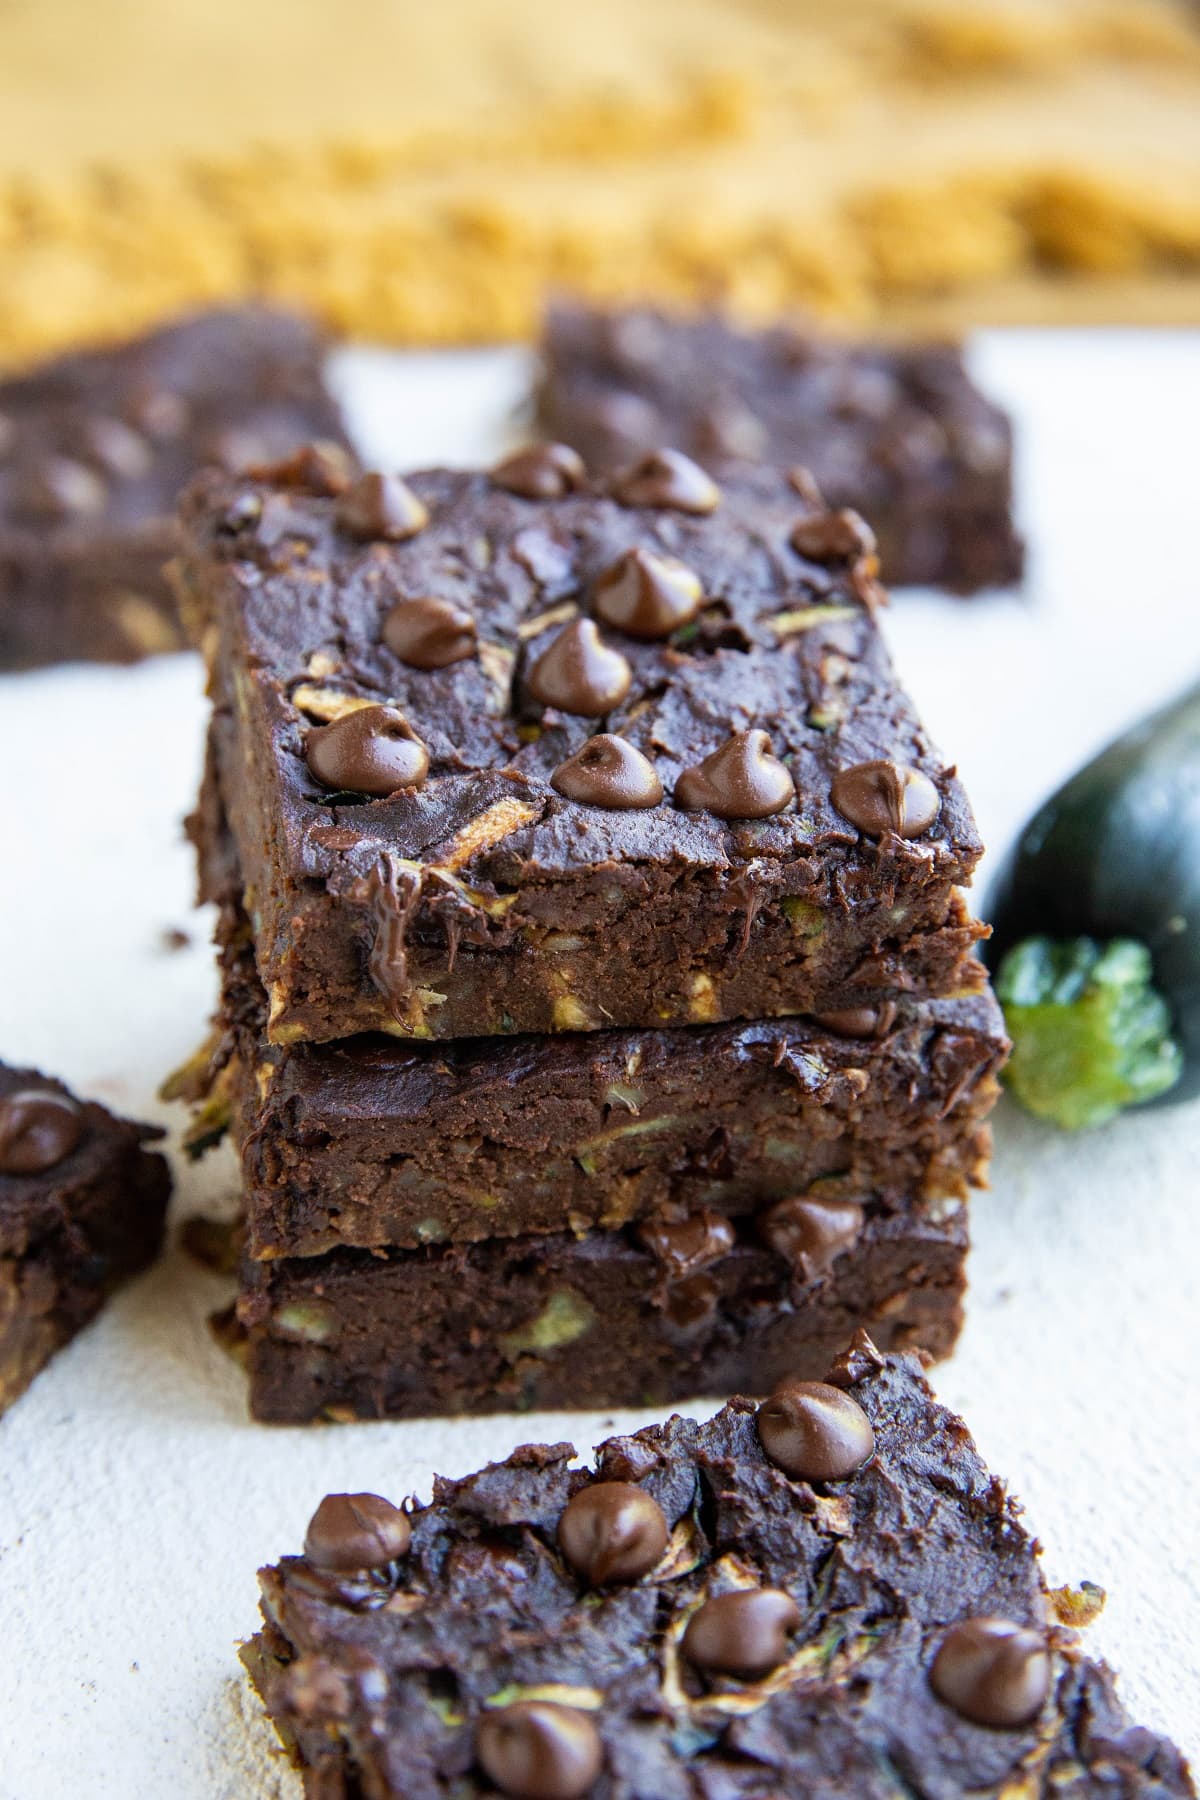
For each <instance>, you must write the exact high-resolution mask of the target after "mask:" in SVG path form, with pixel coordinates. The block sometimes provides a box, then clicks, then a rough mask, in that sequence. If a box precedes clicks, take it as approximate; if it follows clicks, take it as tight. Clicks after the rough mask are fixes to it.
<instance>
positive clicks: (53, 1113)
mask: <svg viewBox="0 0 1200 1800" xmlns="http://www.w3.org/2000/svg"><path fill="white" fill-rule="evenodd" d="M82 1136H83V1117H82V1115H81V1113H80V1110H79V1107H78V1106H77V1105H76V1104H75V1102H74V1100H68V1099H67V1097H66V1095H65V1094H51V1093H48V1092H47V1090H46V1089H45V1088H21V1089H19V1090H18V1092H17V1093H15V1094H8V1095H6V1097H5V1098H4V1099H3V1100H0V1175H40V1174H41V1173H42V1170H43V1169H52V1168H53V1167H54V1165H55V1164H56V1163H60V1162H62V1161H63V1159H64V1158H65V1157H68V1156H70V1154H71V1152H72V1150H73V1149H74V1148H75V1146H76V1144H77V1143H78V1142H79V1140H80V1138H81V1137H82Z"/></svg>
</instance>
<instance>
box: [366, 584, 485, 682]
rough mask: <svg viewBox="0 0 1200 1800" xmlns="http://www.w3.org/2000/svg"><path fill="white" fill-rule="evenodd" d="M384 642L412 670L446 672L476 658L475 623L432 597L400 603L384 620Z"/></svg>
mask: <svg viewBox="0 0 1200 1800" xmlns="http://www.w3.org/2000/svg"><path fill="white" fill-rule="evenodd" d="M383 641H384V643H385V644H386V645H387V647H388V649H389V650H390V651H391V652H392V654H393V656H398V657H399V658H400V661H401V662H402V663H407V664H408V666H409V668H411V669H445V668H448V667H449V666H450V664H451V663H456V662H464V661H465V660H466V658H467V657H468V656H473V655H474V653H475V621H474V619H473V618H472V617H471V615H470V613H469V612H464V610H463V608H462V607H461V606H455V604H454V602H453V601H452V600H437V599H435V598H434V597H433V595H432V594H427V595H423V596H422V597H421V598H420V599H415V598H414V599H411V600H397V602H396V604H395V606H393V607H392V609H391V611H390V612H389V613H388V615H387V617H386V618H385V619H384V621H383Z"/></svg>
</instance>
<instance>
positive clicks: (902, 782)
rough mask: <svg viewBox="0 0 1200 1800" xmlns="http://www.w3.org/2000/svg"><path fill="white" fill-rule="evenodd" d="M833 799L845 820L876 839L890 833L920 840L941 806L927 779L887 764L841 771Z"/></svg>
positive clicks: (902, 766) (856, 765) (835, 780)
mask: <svg viewBox="0 0 1200 1800" xmlns="http://www.w3.org/2000/svg"><path fill="white" fill-rule="evenodd" d="M830 798H831V800H832V801H833V804H834V805H835V806H836V807H837V810H838V811H839V812H840V813H841V814H842V817H843V818H846V819H849V821H850V823H851V824H852V825H857V827H858V829H859V830H860V831H865V832H866V834H867V836H868V837H876V838H877V837H883V835H884V833H885V832H888V831H894V832H895V833H896V834H897V835H898V836H899V837H902V838H916V837H920V836H921V833H922V832H924V831H928V830H929V827H930V826H931V825H932V824H933V821H934V820H935V819H936V818H937V816H938V813H939V812H940V811H941V806H942V800H941V795H940V794H939V793H938V791H937V789H936V787H935V786H934V785H933V783H932V781H930V779H929V777H928V775H922V773H921V771H920V770H919V769H910V768H908V767H907V766H906V765H905V764H904V763H895V762H888V761H886V760H881V761H879V762H865V763H854V764H853V765H852V767H850V768H849V769H839V770H838V772H837V774H836V775H835V776H834V778H833V784H832V787H831V789H830Z"/></svg>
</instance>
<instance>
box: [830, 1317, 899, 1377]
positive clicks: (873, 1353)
mask: <svg viewBox="0 0 1200 1800" xmlns="http://www.w3.org/2000/svg"><path fill="white" fill-rule="evenodd" d="M886 1367H887V1363H886V1362H885V1360H884V1357H883V1355H882V1352H881V1351H880V1350H879V1349H878V1348H877V1347H876V1345H875V1344H873V1343H872V1341H871V1338H870V1335H869V1334H868V1333H867V1332H865V1331H864V1330H863V1328H862V1326H861V1325H860V1326H859V1328H858V1330H857V1331H856V1332H855V1333H854V1336H853V1337H852V1338H851V1339H850V1344H849V1347H848V1348H847V1349H845V1350H843V1351H842V1353H841V1355H840V1356H835V1357H834V1359H833V1361H832V1362H831V1363H830V1365H829V1367H828V1369H827V1370H826V1371H825V1379H826V1381H827V1382H828V1383H829V1385H830V1387H837V1388H852V1387H857V1386H858V1384H859V1382H860V1381H867V1380H869V1379H870V1377H871V1376H872V1375H878V1374H879V1373H880V1372H881V1371H882V1370H883V1369H885V1368H886Z"/></svg>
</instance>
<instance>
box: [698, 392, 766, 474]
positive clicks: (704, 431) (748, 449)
mask: <svg viewBox="0 0 1200 1800" xmlns="http://www.w3.org/2000/svg"><path fill="white" fill-rule="evenodd" d="M696 438H697V443H698V445H699V448H700V449H702V450H704V451H706V452H707V453H708V454H709V455H711V456H728V457H734V458H737V459H739V460H742V461H748V462H760V461H761V460H762V459H763V456H764V454H765V452H766V449H767V445H768V444H769V442H770V433H769V432H768V430H767V428H766V426H765V425H764V424H763V422H762V420H761V419H759V418H756V417H755V415H754V414H753V413H752V412H751V411H750V409H749V407H747V406H744V405H742V403H741V402H740V401H738V400H722V401H719V402H718V403H717V405H715V406H711V407H709V409H708V411H707V412H705V413H703V414H702V415H701V417H700V419H699V421H698V423H697V429H696Z"/></svg>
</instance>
